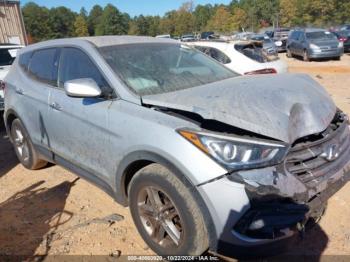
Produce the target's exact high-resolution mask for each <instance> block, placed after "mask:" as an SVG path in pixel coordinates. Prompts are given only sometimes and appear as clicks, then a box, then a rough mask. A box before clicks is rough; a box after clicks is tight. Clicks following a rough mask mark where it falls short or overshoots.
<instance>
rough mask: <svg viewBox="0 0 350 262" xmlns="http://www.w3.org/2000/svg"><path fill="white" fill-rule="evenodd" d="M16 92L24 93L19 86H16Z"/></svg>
mask: <svg viewBox="0 0 350 262" xmlns="http://www.w3.org/2000/svg"><path fill="white" fill-rule="evenodd" d="M16 93H17V94H19V95H24V92H23V90H22V89H20V88H16Z"/></svg>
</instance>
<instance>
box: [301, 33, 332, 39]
mask: <svg viewBox="0 0 350 262" xmlns="http://www.w3.org/2000/svg"><path fill="white" fill-rule="evenodd" d="M306 38H307V39H310V40H318V39H329V40H335V39H337V38H336V36H335V35H334V34H331V33H330V32H327V31H318V32H309V33H306Z"/></svg>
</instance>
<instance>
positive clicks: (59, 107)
mask: <svg viewBox="0 0 350 262" xmlns="http://www.w3.org/2000/svg"><path fill="white" fill-rule="evenodd" d="M50 107H51V108H52V109H55V110H57V111H61V110H62V107H61V106H60V105H59V104H58V103H56V102H53V103H52V104H51V105H50Z"/></svg>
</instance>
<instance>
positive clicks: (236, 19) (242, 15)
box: [232, 7, 249, 31]
mask: <svg viewBox="0 0 350 262" xmlns="http://www.w3.org/2000/svg"><path fill="white" fill-rule="evenodd" d="M232 24H233V29H234V30H236V31H242V30H245V28H247V27H248V26H249V19H248V16H247V13H246V11H245V10H244V9H242V8H239V7H236V8H235V9H234V10H233V17H232Z"/></svg>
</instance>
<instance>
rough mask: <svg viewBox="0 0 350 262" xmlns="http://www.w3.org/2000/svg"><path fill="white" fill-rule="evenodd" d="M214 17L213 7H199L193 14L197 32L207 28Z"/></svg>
mask: <svg viewBox="0 0 350 262" xmlns="http://www.w3.org/2000/svg"><path fill="white" fill-rule="evenodd" d="M212 15H213V6H212V5H210V4H207V5H197V7H196V9H195V10H194V12H193V16H194V24H195V30H196V31H202V30H204V29H205V27H206V26H207V23H208V21H209V20H210V18H211V17H212Z"/></svg>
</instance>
